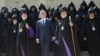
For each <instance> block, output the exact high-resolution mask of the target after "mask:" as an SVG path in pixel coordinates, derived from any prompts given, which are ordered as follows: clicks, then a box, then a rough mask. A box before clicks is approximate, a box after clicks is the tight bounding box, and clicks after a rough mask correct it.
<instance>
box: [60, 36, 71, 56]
mask: <svg viewBox="0 0 100 56" xmlns="http://www.w3.org/2000/svg"><path fill="white" fill-rule="evenodd" d="M62 40H63V43H64V46H65V49H66V53H67V56H72V55H71V52H70V49H69V47H68V44H67V43H66V41H65V39H64V37H63V36H62Z"/></svg>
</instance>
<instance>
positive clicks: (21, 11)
mask: <svg viewBox="0 0 100 56" xmlns="http://www.w3.org/2000/svg"><path fill="white" fill-rule="evenodd" d="M23 13H25V14H27V13H28V12H27V10H26V9H25V8H21V10H20V14H21V15H22V14H23Z"/></svg>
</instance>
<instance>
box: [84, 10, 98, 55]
mask: <svg viewBox="0 0 100 56" xmlns="http://www.w3.org/2000/svg"><path fill="white" fill-rule="evenodd" d="M99 18H100V17H97V16H96V14H95V11H94V10H90V11H89V12H88V15H87V18H86V20H85V21H84V24H83V35H84V38H85V39H86V40H87V49H88V52H89V56H100V19H99Z"/></svg>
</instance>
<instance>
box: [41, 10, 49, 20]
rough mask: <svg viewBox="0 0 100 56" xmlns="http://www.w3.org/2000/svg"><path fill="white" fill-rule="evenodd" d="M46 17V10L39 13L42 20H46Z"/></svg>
mask: <svg viewBox="0 0 100 56" xmlns="http://www.w3.org/2000/svg"><path fill="white" fill-rule="evenodd" d="M46 16H47V13H46V11H45V10H41V11H40V13H39V17H40V18H41V19H44V18H46Z"/></svg>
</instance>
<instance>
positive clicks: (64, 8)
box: [60, 7, 69, 13]
mask: <svg viewBox="0 0 100 56" xmlns="http://www.w3.org/2000/svg"><path fill="white" fill-rule="evenodd" d="M62 11H66V12H68V13H69V11H68V9H67V8H66V7H62V8H61V9H60V13H61V12H62Z"/></svg>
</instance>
